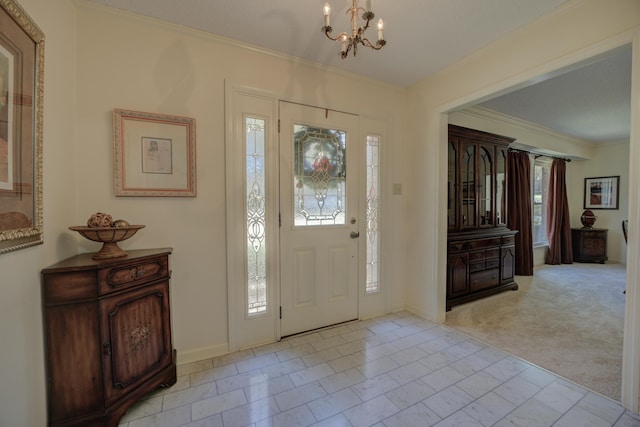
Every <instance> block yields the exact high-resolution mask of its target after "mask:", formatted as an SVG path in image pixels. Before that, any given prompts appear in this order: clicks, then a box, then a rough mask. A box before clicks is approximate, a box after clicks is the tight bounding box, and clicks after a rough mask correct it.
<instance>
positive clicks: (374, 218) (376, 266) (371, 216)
mask: <svg viewBox="0 0 640 427" xmlns="http://www.w3.org/2000/svg"><path fill="white" fill-rule="evenodd" d="M379 194H380V137H378V136H371V135H370V136H367V272H366V275H367V276H366V287H365V292H366V293H373V292H378V291H380V233H379V231H378V226H379V214H380V207H379V196H378V195H379Z"/></svg>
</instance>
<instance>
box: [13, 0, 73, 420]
mask: <svg viewBox="0 0 640 427" xmlns="http://www.w3.org/2000/svg"><path fill="white" fill-rule="evenodd" d="M20 4H21V5H22V7H23V8H24V9H25V10H26V12H27V13H28V14H29V16H30V17H31V18H32V19H33V20H34V21H35V22H36V23H37V24H38V26H39V27H40V29H41V30H42V31H43V32H44V33H45V76H44V86H45V95H44V129H43V137H44V141H43V146H44V147H43V152H44V161H43V174H44V193H43V208H44V244H43V245H40V246H35V247H32V248H28V249H23V250H20V251H17V252H10V253H7V254H3V255H0V289H1V292H2V293H1V295H0V343H1V344H0V361H1V362H2V363H0V378H2V381H0V425H2V426H43V425H45V423H46V398H45V367H44V357H43V336H42V315H41V307H40V304H41V298H40V270H41V269H42V268H44V267H46V266H47V265H50V264H53V263H54V262H57V261H58V260H60V259H62V258H65V257H68V256H70V255H72V254H73V253H75V252H76V247H75V240H74V239H73V238H72V236H70V235H69V234H68V233H66V232H64V230H65V229H66V227H67V226H68V225H71V224H74V223H76V222H77V217H76V197H75V192H76V188H75V186H76V161H75V160H76V158H75V153H74V142H75V129H74V124H75V117H74V116H75V109H76V107H75V85H74V76H75V74H76V71H75V50H74V45H75V7H74V6H73V4H72V3H71V2H70V1H67V0H56V1H55V2H52V1H49V0H20ZM54 58H55V59H54Z"/></svg>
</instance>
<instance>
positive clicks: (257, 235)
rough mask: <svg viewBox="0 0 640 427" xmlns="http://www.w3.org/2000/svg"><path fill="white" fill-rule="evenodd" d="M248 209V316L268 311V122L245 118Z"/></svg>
mask: <svg viewBox="0 0 640 427" xmlns="http://www.w3.org/2000/svg"><path fill="white" fill-rule="evenodd" d="M244 124H245V143H246V165H245V166H246V183H247V188H246V206H247V291H248V292H247V313H248V314H249V315H256V314H261V313H264V312H265V311H266V310H267V268H266V264H267V262H266V259H267V256H266V247H265V239H266V233H265V224H266V218H265V181H266V180H265V177H266V175H265V170H264V165H265V154H264V153H265V121H264V120H263V119H257V118H249V117H247V118H245V121H244Z"/></svg>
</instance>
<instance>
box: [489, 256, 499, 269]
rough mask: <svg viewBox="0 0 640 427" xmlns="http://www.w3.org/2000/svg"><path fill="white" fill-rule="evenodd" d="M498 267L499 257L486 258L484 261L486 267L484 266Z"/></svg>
mask: <svg viewBox="0 0 640 427" xmlns="http://www.w3.org/2000/svg"><path fill="white" fill-rule="evenodd" d="M498 267H500V259H499V258H493V259H488V260H487V261H486V267H485V268H498Z"/></svg>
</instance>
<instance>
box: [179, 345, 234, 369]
mask: <svg viewBox="0 0 640 427" xmlns="http://www.w3.org/2000/svg"><path fill="white" fill-rule="evenodd" d="M227 353H229V344H228V343H224V344H217V345H212V346H208V347H200V348H195V349H192V350H181V351H178V355H177V361H176V363H177V364H178V365H184V364H185V363H193V362H199V361H201V360H205V359H210V358H212V357H216V356H222V355H223V354H227Z"/></svg>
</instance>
